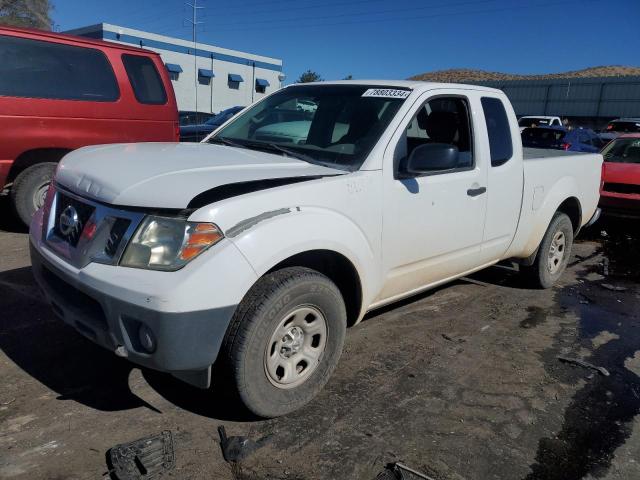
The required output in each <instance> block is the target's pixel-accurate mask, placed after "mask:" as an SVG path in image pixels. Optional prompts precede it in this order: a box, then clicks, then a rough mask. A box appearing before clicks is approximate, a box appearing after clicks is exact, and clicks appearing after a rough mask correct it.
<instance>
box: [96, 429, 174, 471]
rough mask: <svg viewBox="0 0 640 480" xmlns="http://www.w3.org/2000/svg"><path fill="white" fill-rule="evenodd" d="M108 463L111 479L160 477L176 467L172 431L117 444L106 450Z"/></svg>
mask: <svg viewBox="0 0 640 480" xmlns="http://www.w3.org/2000/svg"><path fill="white" fill-rule="evenodd" d="M107 463H108V464H109V465H108V466H109V472H110V473H111V475H112V478H116V479H118V480H150V479H155V478H158V477H159V476H160V475H162V474H163V473H164V472H166V471H168V470H171V469H172V468H173V467H175V463H176V462H175V454H174V450H173V437H172V435H171V432H170V431H169V430H164V431H163V432H162V433H160V434H159V435H152V436H150V437H145V438H141V439H139V440H135V441H133V442H129V443H122V444H120V445H116V446H115V447H113V448H111V449H109V451H108V452H107Z"/></svg>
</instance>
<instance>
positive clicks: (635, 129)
mask: <svg viewBox="0 0 640 480" xmlns="http://www.w3.org/2000/svg"><path fill="white" fill-rule="evenodd" d="M624 133H640V118H618V119H617V120H612V121H610V122H609V123H608V124H607V127H606V128H605V129H604V131H603V132H601V133H600V137H601V138H602V139H603V140H605V141H607V142H609V141H611V140H613V139H615V138H617V137H618V136H620V135H622V134H624Z"/></svg>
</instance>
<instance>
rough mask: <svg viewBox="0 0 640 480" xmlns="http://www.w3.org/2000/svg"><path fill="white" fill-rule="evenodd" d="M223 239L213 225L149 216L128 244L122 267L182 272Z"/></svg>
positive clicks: (121, 262) (121, 263)
mask: <svg viewBox="0 0 640 480" xmlns="http://www.w3.org/2000/svg"><path fill="white" fill-rule="evenodd" d="M222 238H223V235H222V232H221V231H220V229H219V228H218V227H217V226H216V225H214V224H213V223H195V222H187V221H186V220H182V219H179V218H169V217H155V216H147V217H145V219H144V220H143V221H142V223H141V224H140V226H139V227H138V230H137V231H136V233H135V235H134V236H133V238H132V239H131V241H130V242H129V245H127V249H126V250H125V252H124V255H123V256H122V260H121V261H120V265H123V266H125V267H136V268H148V269H151V270H169V271H173V270H178V269H180V268H182V267H183V266H185V265H186V264H187V263H188V262H189V261H191V260H193V259H194V258H196V257H197V256H198V255H200V254H201V253H202V252H204V251H205V250H206V249H207V248H209V247H210V246H212V245H215V244H216V243H218V242H219V241H220V240H222Z"/></svg>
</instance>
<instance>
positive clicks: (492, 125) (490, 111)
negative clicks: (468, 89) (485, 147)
mask: <svg viewBox="0 0 640 480" xmlns="http://www.w3.org/2000/svg"><path fill="white" fill-rule="evenodd" d="M481 103H482V110H484V119H485V122H486V123H487V133H488V135H489V150H490V151H491V166H492V167H499V166H500V165H504V164H505V163H507V162H508V161H509V159H510V158H511V157H512V156H513V141H512V139H511V127H510V125H509V118H508V117H507V111H506V110H505V109H504V104H503V103H502V101H501V100H500V99H498V98H491V97H482V99H481Z"/></svg>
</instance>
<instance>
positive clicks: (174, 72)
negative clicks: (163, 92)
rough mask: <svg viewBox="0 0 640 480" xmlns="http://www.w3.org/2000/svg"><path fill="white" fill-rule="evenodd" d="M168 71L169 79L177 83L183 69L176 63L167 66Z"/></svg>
mask: <svg viewBox="0 0 640 480" xmlns="http://www.w3.org/2000/svg"><path fill="white" fill-rule="evenodd" d="M165 67H167V71H168V72H169V78H170V79H171V80H173V81H177V80H178V79H179V78H180V74H181V73H182V67H181V66H180V65H178V64H176V63H167V64H165Z"/></svg>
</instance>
